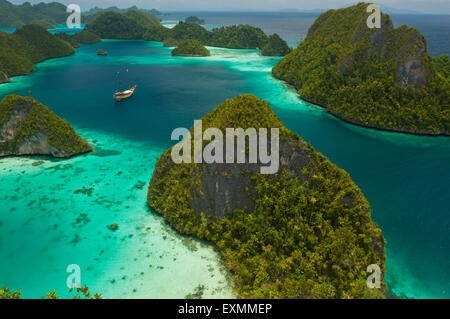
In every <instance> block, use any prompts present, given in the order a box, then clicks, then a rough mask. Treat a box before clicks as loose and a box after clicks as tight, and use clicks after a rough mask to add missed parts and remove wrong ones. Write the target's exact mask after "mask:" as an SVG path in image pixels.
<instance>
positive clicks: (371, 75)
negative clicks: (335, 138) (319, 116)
mask: <svg viewBox="0 0 450 319" xmlns="http://www.w3.org/2000/svg"><path fill="white" fill-rule="evenodd" d="M366 8H367V4H364V3H360V4H358V5H355V6H352V7H349V8H345V9H339V10H329V11H327V12H325V13H323V14H321V15H320V16H319V17H318V18H317V20H316V21H315V22H314V23H313V25H312V26H311V27H310V29H309V31H308V35H307V37H306V39H305V40H304V41H303V42H302V43H301V44H300V45H299V47H298V48H297V49H295V50H294V51H293V52H291V53H290V54H288V55H287V56H286V57H285V58H284V59H283V60H281V61H280V62H279V63H278V64H277V65H276V66H275V67H274V68H273V74H274V75H275V76H276V77H277V78H280V79H282V80H285V81H287V82H288V83H290V84H292V85H294V86H295V88H296V89H297V90H298V92H299V94H300V96H301V97H302V98H304V99H306V100H308V101H311V102H312V103H316V104H318V105H322V106H324V107H326V108H327V109H328V110H329V111H330V112H331V113H332V114H334V115H336V116H338V117H340V118H343V119H345V120H348V121H350V122H353V123H356V124H360V125H363V126H368V127H375V128H381V129H388V130H396V131H402V132H409V133H425V134H450V102H449V101H450V93H449V92H450V87H449V84H448V81H447V80H446V79H445V77H448V67H447V68H444V67H443V66H444V65H448V59H446V58H445V57H440V58H435V59H432V58H431V57H430V56H429V55H428V54H427V52H426V42H425V39H424V37H423V35H422V34H420V33H419V32H418V31H417V30H415V29H413V28H408V27H406V26H402V27H399V28H397V29H394V28H393V25H392V22H391V20H390V18H389V16H388V15H385V14H383V15H382V21H381V28H380V29H369V28H368V27H367V25H366V20H367V17H368V14H367V13H366ZM436 67H437V68H436ZM445 69H446V70H447V73H446V71H443V70H445Z"/></svg>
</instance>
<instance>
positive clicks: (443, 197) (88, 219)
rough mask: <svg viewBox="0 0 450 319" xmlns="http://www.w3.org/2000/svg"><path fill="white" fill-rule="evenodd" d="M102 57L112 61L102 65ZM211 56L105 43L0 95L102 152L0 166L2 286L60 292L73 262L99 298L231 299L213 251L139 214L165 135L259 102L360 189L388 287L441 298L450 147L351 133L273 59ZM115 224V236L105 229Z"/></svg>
mask: <svg viewBox="0 0 450 319" xmlns="http://www.w3.org/2000/svg"><path fill="white" fill-rule="evenodd" d="M98 48H103V49H106V50H107V51H108V56H106V57H100V56H96V54H95V52H96V50H97V49H98ZM211 51H212V56H211V57H207V58H182V57H172V56H171V55H170V49H168V48H163V47H162V46H161V44H160V43H155V42H143V41H133V42H126V41H105V42H102V43H99V44H94V45H90V46H82V47H81V48H80V49H78V50H77V53H76V54H75V55H73V56H70V57H66V58H61V59H55V60H50V61H47V62H44V63H41V64H39V65H38V66H37V69H36V72H34V73H32V74H31V75H30V76H26V77H17V78H14V79H13V80H14V82H13V83H11V84H7V85H2V86H0V97H3V96H4V95H5V94H10V93H17V94H22V95H31V96H33V97H34V98H36V99H37V100H39V101H41V102H43V103H44V104H46V105H48V106H49V107H51V109H52V110H53V111H54V112H55V113H56V114H58V115H60V116H62V117H64V118H66V119H67V120H68V121H69V122H71V123H72V124H73V125H74V126H75V128H76V129H77V130H78V131H79V132H80V133H81V134H82V135H83V136H84V137H85V138H87V139H89V140H90V141H91V142H92V143H93V144H94V146H95V148H96V152H95V153H93V154H88V155H84V156H81V157H77V158H74V159H70V160H66V161H50V160H48V159H44V164H42V165H39V166H33V165H32V164H33V162H36V161H39V160H42V159H38V158H20V159H16V158H6V159H2V160H0V181H1V184H0V190H1V191H0V207H1V208H0V212H1V215H0V248H1V249H0V259H1V260H2V261H7V262H2V263H1V265H0V280H1V283H4V284H6V285H8V286H10V287H12V288H21V289H22V290H23V292H24V295H25V296H28V297H38V296H41V295H42V294H43V292H46V291H48V290H51V289H53V288H57V289H58V291H64V285H65V280H66V277H67V274H66V273H65V267H66V266H67V265H68V264H72V263H75V264H79V265H80V266H81V268H82V283H83V284H84V283H86V284H88V286H90V287H92V288H93V290H98V291H101V292H103V293H104V294H105V296H106V297H131V298H132V297H184V296H185V295H187V294H188V293H191V292H193V291H195V290H196V288H197V287H198V286H199V285H203V286H205V293H204V296H206V297H208V296H212V297H227V296H231V294H232V293H231V288H230V286H229V284H228V283H227V281H226V276H225V272H224V271H223V267H221V264H220V260H219V258H218V256H217V254H216V253H215V252H214V251H213V250H212V248H211V247H208V246H207V245H205V244H202V243H199V242H197V241H193V240H188V239H186V238H183V237H180V236H178V235H177V234H176V233H175V232H173V231H172V230H171V229H170V228H168V227H167V225H166V224H165V223H164V222H163V220H161V218H160V217H158V216H157V215H155V214H154V213H152V212H150V211H149V210H148V209H147V207H146V203H145V195H146V194H145V193H146V187H147V185H148V181H149V179H150V177H151V173H152V170H153V166H154V164H155V162H156V158H157V156H158V155H159V154H160V153H161V152H162V151H163V150H164V149H166V148H167V147H169V146H170V145H171V143H172V142H171V141H170V134H171V132H172V130H173V129H175V128H177V127H191V126H192V124H193V120H194V119H198V118H200V117H201V116H203V115H204V114H205V113H207V112H208V111H209V110H211V109H212V108H213V107H215V106H217V105H218V104H219V103H220V102H222V101H223V100H224V99H226V98H232V97H234V96H236V95H237V94H241V93H253V94H255V95H257V96H259V97H260V98H263V99H265V100H267V101H269V102H270V104H271V106H272V108H273V109H274V110H275V112H276V113H277V115H278V116H279V117H280V118H281V119H282V120H283V122H284V123H285V124H286V126H287V127H288V128H290V129H291V130H293V131H295V132H297V133H299V134H300V135H301V136H302V137H303V138H304V139H305V140H307V141H309V142H311V143H312V145H314V147H315V148H316V149H317V150H318V151H320V152H322V153H324V154H325V155H326V156H327V157H328V158H330V159H331V160H332V161H333V162H335V163H336V164H338V165H339V166H340V167H342V168H344V169H345V170H347V171H348V172H349V173H350V174H351V176H352V178H353V180H354V181H355V182H356V183H357V184H358V186H359V187H360V188H361V189H362V191H363V192H364V194H365V195H366V197H367V198H368V200H369V202H370V203H371V206H372V216H373V218H374V220H375V221H376V222H377V223H378V224H379V225H380V227H381V229H382V230H383V233H384V235H385V237H386V239H387V241H388V244H387V246H386V250H387V271H388V272H387V281H388V284H389V285H390V288H391V290H392V291H393V292H394V293H395V294H397V295H399V296H401V297H410V298H432V297H434V298H449V297H450V271H449V270H450V239H449V236H448V235H449V234H450V215H449V209H448V207H449V204H448V203H449V201H450V195H449V192H448V181H449V180H450V143H449V141H450V139H448V138H432V137H418V136H410V135H404V134H396V133H387V132H380V131H375V130H369V129H363V128H360V127H356V126H352V125H349V124H345V123H343V122H342V121H339V120H337V119H335V118H333V117H331V116H329V115H328V114H327V113H326V112H324V111H323V110H321V109H319V108H316V107H314V106H311V105H309V104H307V103H305V102H302V101H301V100H299V99H298V96H297V95H296V93H295V92H294V91H293V90H292V89H291V88H289V87H288V86H286V85H284V84H283V83H281V82H280V81H278V80H275V79H274V78H273V77H272V76H271V73H270V70H271V68H272V66H273V65H274V64H275V63H276V62H277V61H278V58H270V57H261V56H260V55H259V54H258V53H257V52H256V51H252V50H247V51H236V50H227V49H215V48H211ZM125 68H128V69H129V74H130V75H131V77H132V81H133V83H135V84H137V91H136V94H135V96H133V98H132V99H130V100H128V101H126V102H125V103H114V102H113V101H112V98H111V94H112V92H113V91H114V90H115V88H116V83H115V74H116V73H117V72H118V71H122V74H124V72H123V71H124V69H125ZM124 80H125V79H124ZM330 94H332V92H330ZM83 187H84V188H83ZM77 189H81V190H82V191H81V192H79V193H78V194H75V193H74V191H75V190H77ZM112 223H118V225H119V229H118V230H117V231H116V232H112V231H111V230H109V229H108V228H107V226H108V225H110V224H112ZM55 225H56V226H55ZM164 238H165V239H164ZM193 246H195V247H196V248H193ZM160 256H162V257H161V258H160ZM174 259H175V260H174ZM150 265H152V267H150ZM161 267H163V268H161ZM141 273H143V274H141ZM124 276H126V277H125V278H124ZM122 278H124V279H122ZM105 287H106V288H105ZM105 290H106V292H105ZM134 290H136V291H134Z"/></svg>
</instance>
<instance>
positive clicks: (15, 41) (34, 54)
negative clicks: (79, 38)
mask: <svg viewBox="0 0 450 319" xmlns="http://www.w3.org/2000/svg"><path fill="white" fill-rule="evenodd" d="M0 48H1V50H0V71H2V72H4V73H5V74H6V75H8V76H10V77H12V76H16V75H23V74H27V73H29V72H31V71H33V69H34V63H37V62H41V61H44V60H46V59H51V58H56V57H61V56H67V55H70V54H72V53H74V49H73V47H72V46H71V45H70V44H69V43H67V42H65V41H63V40H61V39H58V38H57V37H55V36H53V35H52V34H50V33H49V32H48V31H47V30H45V29H44V28H42V27H40V26H38V25H26V26H24V27H22V28H21V29H19V30H17V31H16V32H15V33H14V34H7V33H4V32H0Z"/></svg>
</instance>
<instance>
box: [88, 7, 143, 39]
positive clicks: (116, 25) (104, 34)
mask: <svg viewBox="0 0 450 319" xmlns="http://www.w3.org/2000/svg"><path fill="white" fill-rule="evenodd" d="M86 30H88V31H90V32H93V33H95V34H97V35H98V36H99V37H100V38H102V39H121V40H138V39H141V38H142V34H143V32H144V30H145V29H144V27H143V26H142V25H140V24H138V23H137V22H136V21H135V20H133V19H132V18H130V17H128V16H126V15H124V14H121V13H117V12H102V13H100V14H99V15H98V16H96V17H95V19H94V20H93V21H92V22H91V23H89V24H88V25H87V26H86Z"/></svg>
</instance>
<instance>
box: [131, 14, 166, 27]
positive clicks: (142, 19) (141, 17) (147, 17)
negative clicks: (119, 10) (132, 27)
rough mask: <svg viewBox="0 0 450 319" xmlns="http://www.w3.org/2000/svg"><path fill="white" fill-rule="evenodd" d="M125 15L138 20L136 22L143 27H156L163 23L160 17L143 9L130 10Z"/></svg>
mask: <svg viewBox="0 0 450 319" xmlns="http://www.w3.org/2000/svg"><path fill="white" fill-rule="evenodd" d="M125 15H126V16H127V17H128V18H130V19H132V20H134V21H136V23H137V24H139V25H140V26H142V27H143V28H150V27H155V26H158V25H160V24H161V23H160V21H159V19H158V18H156V17H155V16H153V15H151V14H149V13H145V12H143V11H139V10H129V11H127V12H126V13H125Z"/></svg>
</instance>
